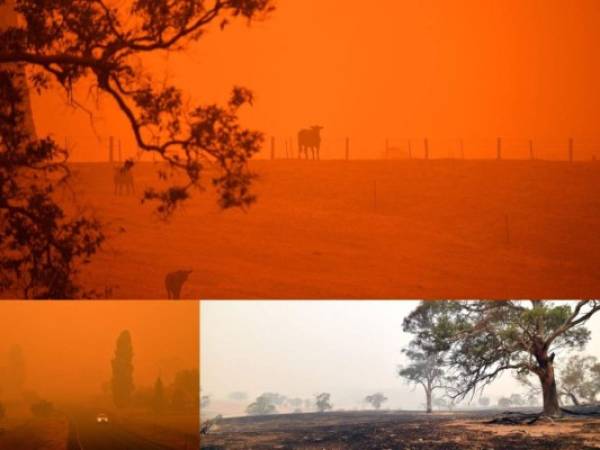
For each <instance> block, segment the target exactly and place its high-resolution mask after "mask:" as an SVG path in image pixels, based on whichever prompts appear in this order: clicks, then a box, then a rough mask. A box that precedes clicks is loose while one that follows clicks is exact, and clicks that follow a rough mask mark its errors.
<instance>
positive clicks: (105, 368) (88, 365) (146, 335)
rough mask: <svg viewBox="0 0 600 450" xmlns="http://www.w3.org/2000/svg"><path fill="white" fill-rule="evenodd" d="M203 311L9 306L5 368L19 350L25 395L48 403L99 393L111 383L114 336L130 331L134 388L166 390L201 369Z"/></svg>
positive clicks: (1, 308)
mask: <svg viewBox="0 0 600 450" xmlns="http://www.w3.org/2000/svg"><path fill="white" fill-rule="evenodd" d="M197 311H198V304H197V303H196V302H160V301H131V302H129V301H122V300H121V301H77V302H70V301H47V302H27V301H4V302H2V304H1V305H0V330H1V331H0V333H1V335H2V341H1V342H0V367H2V366H3V365H4V364H5V363H6V361H5V358H6V355H7V353H8V351H9V349H10V347H11V346H12V345H20V346H21V348H22V351H23V355H24V358H25V365H26V382H25V383H26V389H27V390H34V391H36V392H37V393H38V394H39V395H41V396H44V397H46V398H49V399H51V400H54V401H55V400H56V399H64V398H66V397H70V396H75V397H76V398H77V399H78V400H82V399H87V398H88V397H89V396H95V395H98V394H100V392H101V387H102V385H103V384H104V383H105V382H106V381H108V380H110V377H111V359H112V358H113V356H114V351H115V343H116V340H117V337H118V336H119V334H120V333H121V331H123V330H129V332H130V334H131V339H132V343H133V350H134V361H133V365H134V383H135V384H136V385H137V386H139V387H142V386H151V385H152V383H153V382H154V380H155V379H156V377H157V376H159V375H161V376H162V377H163V378H164V381H165V383H168V382H171V381H172V380H173V377H174V374H175V372H176V371H178V370H182V369H190V368H194V367H197V366H198V312H197Z"/></svg>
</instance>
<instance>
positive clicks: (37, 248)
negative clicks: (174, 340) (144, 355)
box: [0, 33, 104, 298]
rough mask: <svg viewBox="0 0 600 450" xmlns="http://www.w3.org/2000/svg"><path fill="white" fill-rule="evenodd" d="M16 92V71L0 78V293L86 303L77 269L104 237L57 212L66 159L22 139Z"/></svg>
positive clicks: (92, 224)
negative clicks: (77, 299) (78, 281)
mask: <svg viewBox="0 0 600 450" xmlns="http://www.w3.org/2000/svg"><path fill="white" fill-rule="evenodd" d="M1 42H2V36H1V33H0V43H1ZM0 45H1V44H0ZM0 69H2V66H0ZM22 86H23V84H22V83H20V82H19V73H18V72H17V71H14V70H12V71H11V70H7V69H2V70H0V254H1V255H2V256H1V257H0V292H2V291H11V292H15V291H16V292H19V295H20V297H21V298H81V297H85V296H88V295H90V294H91V293H89V292H87V291H84V290H82V289H81V287H80V286H79V285H78V284H77V282H76V275H77V272H78V269H77V268H78V265H79V263H85V262H87V261H88V260H89V258H90V257H91V256H92V255H93V254H94V253H95V252H96V251H97V250H98V249H99V247H100V245H101V244H102V242H103V241H104V234H103V233H102V232H101V226H100V222H99V221H98V220H97V219H95V218H93V217H91V216H87V215H86V214H84V212H83V211H81V210H79V211H77V213H76V214H74V213H68V212H67V211H66V210H65V209H64V208H63V207H62V206H60V204H59V199H60V198H61V197H60V194H62V195H63V196H64V195H65V188H66V182H67V179H68V176H69V169H68V167H67V165H66V153H65V150H64V149H61V148H59V147H58V146H57V145H56V143H55V142H54V141H53V140H52V139H51V138H45V139H35V138H34V137H33V136H31V134H30V133H28V132H27V130H26V127H25V125H24V124H25V111H24V101H23V98H24V93H23V90H22V89H23V88H22ZM72 206H73V207H76V204H75V203H73V205H72Z"/></svg>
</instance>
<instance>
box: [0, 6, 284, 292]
mask: <svg viewBox="0 0 600 450" xmlns="http://www.w3.org/2000/svg"><path fill="white" fill-rule="evenodd" d="M0 7H2V8H4V9H3V10H2V13H1V14H2V16H0V19H2V20H0V255H1V256H0V293H2V292H11V293H12V292H15V291H21V292H22V294H21V295H20V297H24V298H78V297H79V298H80V297H87V296H92V295H95V294H94V293H93V292H86V291H84V290H82V289H81V287H80V286H79V285H78V284H77V283H76V281H75V279H76V275H77V271H78V267H80V264H81V263H85V262H87V261H88V260H89V259H90V258H91V257H92V256H93V255H94V254H95V253H96V252H97V250H98V248H99V246H100V245H101V244H102V242H103V240H104V238H105V237H104V234H103V233H102V228H101V224H100V223H99V221H98V220H96V219H94V218H93V217H91V216H86V215H84V214H82V211H81V208H80V207H79V206H78V205H76V204H75V202H71V201H68V200H65V198H60V197H59V196H58V195H57V191H60V188H62V187H64V186H66V185H67V181H68V179H69V177H68V175H69V172H68V166H67V164H66V162H67V158H68V151H67V150H66V149H64V148H59V147H58V146H57V145H56V143H55V142H54V141H52V139H50V138H48V137H46V138H42V139H36V138H35V137H34V136H33V135H32V134H31V133H30V132H28V130H27V128H29V127H28V121H29V122H30V121H31V118H30V117H29V116H28V115H26V114H24V111H25V110H26V109H27V108H28V105H26V103H27V102H26V98H27V95H28V91H27V85H28V84H29V86H30V87H31V88H34V89H36V90H37V91H38V92H40V93H44V92H45V91H48V90H50V89H54V88H55V87H59V88H60V89H62V90H64V91H65V93H66V94H67V98H69V99H70V104H71V105H73V106H75V107H78V106H80V103H79V102H78V101H77V99H76V97H75V88H76V87H77V86H78V85H81V86H85V87H87V88H88V92H90V93H94V94H95V95H96V96H97V97H98V98H99V97H108V98H110V99H112V101H114V103H115V104H116V106H117V107H118V109H119V110H120V112H121V113H122V114H123V116H124V117H125V119H126V120H127V121H128V123H129V125H130V128H131V131H132V133H133V135H134V137H135V140H136V142H137V145H138V147H139V149H140V150H141V151H144V152H153V153H154V154H158V155H159V156H160V157H161V158H162V159H163V160H164V161H166V162H167V163H168V167H169V170H164V169H161V170H160V171H159V173H158V175H159V177H160V178H161V179H164V180H170V182H169V183H168V186H167V187H166V188H164V189H162V190H156V189H149V190H147V191H146V192H144V194H143V200H152V201H157V202H158V204H157V207H156V210H157V212H158V214H159V215H161V216H162V217H167V216H169V215H170V214H171V213H172V212H173V211H174V210H175V209H176V207H177V206H178V205H179V204H180V203H181V202H182V201H183V200H185V199H186V198H188V197H189V195H190V192H191V190H192V189H195V188H201V187H202V185H201V179H203V178H204V177H202V175H203V174H204V173H206V172H208V171H209V170H210V183H211V184H212V185H213V186H214V187H215V189H216V191H217V195H218V197H219V204H220V206H221V207H223V208H229V207H241V208H245V207H247V206H249V205H250V204H251V203H252V202H253V201H254V200H255V196H254V194H253V193H252V192H251V183H252V180H253V179H254V175H253V174H252V173H251V172H250V170H249V169H248V164H247V163H248V160H249V159H250V158H251V157H252V155H253V154H254V153H256V152H257V151H258V149H259V148H260V145H261V143H262V141H263V135H262V134H261V133H260V132H257V131H253V130H249V129H246V128H244V127H243V126H242V125H241V124H240V122H239V120H238V111H239V109H240V108H241V107H243V106H244V105H246V104H251V103H252V98H253V96H252V93H251V92H250V91H249V90H247V89H245V88H242V87H235V88H233V90H232V93H231V96H230V99H229V101H228V102H227V103H226V104H224V105H218V104H206V105H190V104H189V102H188V99H187V97H186V95H185V93H184V92H183V91H182V90H181V89H179V88H177V87H176V86H172V85H167V84H165V83H162V82H157V81H155V79H154V78H153V76H152V74H150V73H149V72H148V71H147V70H146V67H145V66H144V64H143V61H144V60H145V59H146V56H147V55H151V54H156V53H164V52H169V51H176V50H183V49H186V48H188V47H189V46H190V44H192V43H193V42H195V41H197V40H199V39H200V38H201V37H202V36H203V35H204V34H205V31H206V30H207V29H208V28H209V27H214V26H215V25H220V27H221V29H223V28H225V26H226V25H227V23H228V21H229V20H231V19H234V18H243V19H246V20H248V21H252V20H256V19H261V18H263V17H264V16H265V15H266V14H267V13H268V12H269V11H271V10H272V8H273V7H272V5H271V0H212V1H210V0H133V1H131V2H128V6H127V7H124V6H123V4H122V3H120V2H116V1H111V0H69V1H65V0H48V1H43V2H40V1H32V0H6V1H5V0H0ZM15 10H16V11H17V12H18V13H19V14H20V16H21V17H22V19H23V20H22V25H17V23H16V20H13V19H11V20H4V19H5V18H6V17H9V16H10V17H13V18H14V16H15V14H13V11H15ZM131 18H135V20H130V19H131ZM25 69H27V71H26V70H25ZM25 73H28V74H29V77H28V80H27V81H25V80H24V79H23V78H24V74H25ZM16 79H18V80H17V81H15V80H16ZM181 173H182V174H184V175H185V177H184V181H181V177H179V178H176V175H178V174H181Z"/></svg>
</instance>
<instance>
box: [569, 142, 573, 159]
mask: <svg viewBox="0 0 600 450" xmlns="http://www.w3.org/2000/svg"><path fill="white" fill-rule="evenodd" d="M569 162H573V138H569Z"/></svg>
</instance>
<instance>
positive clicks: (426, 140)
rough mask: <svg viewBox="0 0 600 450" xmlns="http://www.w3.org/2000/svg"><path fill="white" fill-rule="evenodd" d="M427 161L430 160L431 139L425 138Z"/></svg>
mask: <svg viewBox="0 0 600 450" xmlns="http://www.w3.org/2000/svg"><path fill="white" fill-rule="evenodd" d="M425 159H429V139H427V138H425Z"/></svg>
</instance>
